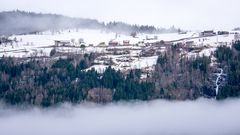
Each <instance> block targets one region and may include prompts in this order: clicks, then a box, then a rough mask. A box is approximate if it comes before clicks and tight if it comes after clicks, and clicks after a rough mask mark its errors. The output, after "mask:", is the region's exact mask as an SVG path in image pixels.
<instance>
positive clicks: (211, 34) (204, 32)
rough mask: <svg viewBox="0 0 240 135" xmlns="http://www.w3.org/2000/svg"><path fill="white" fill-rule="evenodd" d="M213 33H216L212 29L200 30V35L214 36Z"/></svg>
mask: <svg viewBox="0 0 240 135" xmlns="http://www.w3.org/2000/svg"><path fill="white" fill-rule="evenodd" d="M215 35H216V33H215V32H214V31H213V30H208V31H203V32H201V36H202V37H208V36H215Z"/></svg>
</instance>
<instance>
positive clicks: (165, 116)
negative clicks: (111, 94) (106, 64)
mask: <svg viewBox="0 0 240 135" xmlns="http://www.w3.org/2000/svg"><path fill="white" fill-rule="evenodd" d="M239 106H240V100H239V99H238V100H226V101H219V102H218V101H214V100H207V99H200V100H197V101H184V102H169V101H164V100H157V101H152V102H134V103H112V104H108V105H95V104H81V105H75V106H73V105H69V104H63V105H61V106H59V107H54V108H48V109H40V108H32V109H27V110H19V109H16V108H9V107H6V106H4V105H1V106H0V127H1V130H0V134H1V135H16V134H18V135H19V134H20V135H33V134H34V135H43V134H44V135H52V134H54V135H80V134H82V135H95V134H98V135H99V134H100V135H113V134H114V135H122V134H124V135H126V134H129V135H145V134H146V135H155V134H171V135H172V134H173V135H175V134H176V135H177V134H184V135H186V134H199V135H200V134H209V135H212V134H216V135H221V134H223V135H225V134H226V135H230V134H240V129H239V125H240V115H239V114H240V108H239Z"/></svg>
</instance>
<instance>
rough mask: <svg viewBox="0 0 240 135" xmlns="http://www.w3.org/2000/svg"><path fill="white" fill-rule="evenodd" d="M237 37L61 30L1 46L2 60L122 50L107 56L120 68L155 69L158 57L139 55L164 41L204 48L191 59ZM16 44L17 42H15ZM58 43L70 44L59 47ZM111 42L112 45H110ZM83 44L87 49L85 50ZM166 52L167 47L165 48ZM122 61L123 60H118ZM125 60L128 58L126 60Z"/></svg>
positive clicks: (14, 38) (18, 38)
mask: <svg viewBox="0 0 240 135" xmlns="http://www.w3.org/2000/svg"><path fill="white" fill-rule="evenodd" d="M235 38H236V32H229V34H225V35H215V36H200V33H198V32H187V33H184V34H178V33H170V34H137V35H136V36H135V37H133V36H130V35H124V34H120V33H113V32H106V31H102V30H87V29H69V30H61V31H45V32H40V33H37V34H29V35H12V36H11V37H9V39H10V40H11V41H12V42H8V43H2V44H1V45H0V57H2V56H11V57H31V56H49V55H50V52H51V50H52V49H53V48H54V47H56V46H57V47H58V50H59V51H61V52H72V53H91V52H99V53H106V52H107V50H118V51H119V50H120V51H123V52H124V51H125V52H128V53H127V54H124V55H118V56H114V55H107V57H108V59H111V60H112V61H113V62H114V64H115V65H114V66H113V67H115V68H117V69H120V70H122V69H129V68H141V69H142V68H148V67H152V66H153V65H154V64H155V63H156V60H157V55H152V56H150V57H144V56H140V54H141V52H142V51H145V50H147V49H154V48H152V46H153V45H154V44H156V43H160V42H165V43H171V44H182V45H185V46H186V45H187V46H192V47H193V48H194V47H196V48H201V49H200V50H198V51H192V52H188V53H187V55H188V56H196V55H207V56H209V55H211V53H212V52H213V51H214V50H215V49H216V47H217V46H220V45H227V46H230V45H231V43H232V41H233V40H235ZM13 41H14V42H13ZM56 41H59V42H64V43H68V44H67V45H63V46H60V47H59V46H58V45H56ZM111 43H112V44H111ZM82 45H84V50H83V48H82ZM162 51H164V48H163V49H162ZM119 59H122V60H119ZM124 59H127V60H126V61H124ZM104 67H106V65H101V64H98V65H94V66H93V67H92V68H99V70H103V69H104Z"/></svg>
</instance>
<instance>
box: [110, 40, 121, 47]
mask: <svg viewBox="0 0 240 135" xmlns="http://www.w3.org/2000/svg"><path fill="white" fill-rule="evenodd" d="M108 45H109V46H117V45H119V42H118V41H115V40H111V41H109V43H108Z"/></svg>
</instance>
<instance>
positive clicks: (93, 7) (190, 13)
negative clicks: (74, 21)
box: [0, 0, 240, 29]
mask: <svg viewBox="0 0 240 135" xmlns="http://www.w3.org/2000/svg"><path fill="white" fill-rule="evenodd" d="M0 3H1V8H0V10H1V11H6V10H7V11H8V10H14V9H19V10H26V11H34V12H42V13H57V14H63V15H68V16H72V17H84V18H94V19H98V20H100V21H113V20H116V21H123V22H128V23H132V24H133V23H137V24H149V25H156V26H159V27H170V26H172V25H175V26H177V27H181V28H184V29H219V28H220V29H232V28H234V27H238V26H240V18H239V17H238V14H239V13H240V8H238V5H239V4H240V1H239V0H1V2H0Z"/></svg>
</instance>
